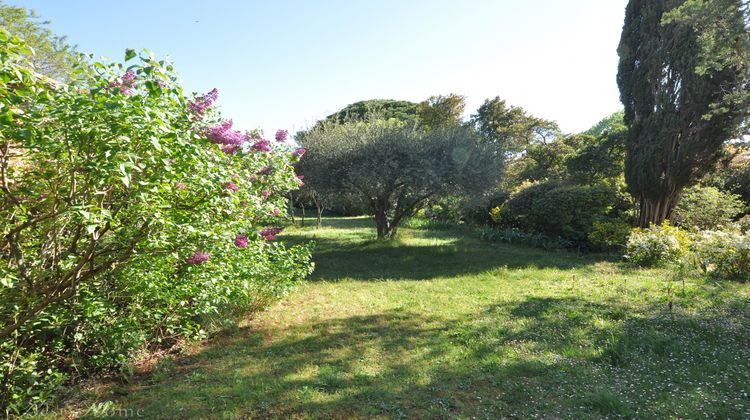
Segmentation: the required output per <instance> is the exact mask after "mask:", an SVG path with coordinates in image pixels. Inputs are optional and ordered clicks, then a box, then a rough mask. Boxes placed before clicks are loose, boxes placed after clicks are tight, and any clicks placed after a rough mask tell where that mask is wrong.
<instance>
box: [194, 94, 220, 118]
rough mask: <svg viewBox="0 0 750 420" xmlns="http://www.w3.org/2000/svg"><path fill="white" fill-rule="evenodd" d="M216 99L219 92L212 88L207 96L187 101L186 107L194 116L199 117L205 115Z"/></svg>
mask: <svg viewBox="0 0 750 420" xmlns="http://www.w3.org/2000/svg"><path fill="white" fill-rule="evenodd" d="M218 97H219V91H218V90H216V88H214V89H212V90H211V91H210V92H208V93H207V94H205V95H202V96H198V97H196V98H195V101H188V107H189V108H190V110H191V111H193V112H194V113H195V114H196V115H198V116H201V115H203V114H205V113H206V111H207V110H208V108H210V107H211V105H213V103H214V102H216V99H217V98H218Z"/></svg>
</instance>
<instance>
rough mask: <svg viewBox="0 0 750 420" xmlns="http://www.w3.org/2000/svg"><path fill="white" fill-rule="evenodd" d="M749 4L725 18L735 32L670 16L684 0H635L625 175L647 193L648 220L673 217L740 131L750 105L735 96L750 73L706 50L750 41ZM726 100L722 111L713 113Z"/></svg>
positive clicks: (625, 63)
mask: <svg viewBox="0 0 750 420" xmlns="http://www.w3.org/2000/svg"><path fill="white" fill-rule="evenodd" d="M692 3H695V2H692ZM714 3H715V2H714ZM741 3H742V2H741V1H739V0H733V1H731V2H729V3H728V4H731V5H733V8H734V9H733V10H734V11H735V13H726V14H724V17H723V18H722V24H725V25H727V26H728V27H732V28H734V30H732V31H730V32H725V31H711V30H710V25H709V26H701V25H699V24H698V23H697V22H695V21H693V20H691V19H675V18H665V14H666V13H667V12H670V11H671V10H673V9H675V8H676V7H679V6H681V5H683V4H686V2H685V1H684V0H631V1H630V2H629V3H628V6H627V9H626V16H625V24H624V26H623V31H622V38H621V40H620V45H619V47H618V54H619V56H620V63H619V69H618V75H617V82H618V86H619V88H620V97H621V100H622V102H623V104H624V106H625V122H626V124H627V125H628V128H629V130H628V136H627V149H626V150H627V158H626V163H625V179H626V181H627V184H628V188H629V190H630V192H631V193H632V194H633V195H634V196H636V197H637V198H638V199H639V200H640V206H641V207H640V219H639V224H640V225H641V226H646V225H648V224H650V223H657V224H660V223H662V222H663V221H664V220H665V219H667V218H671V217H672V215H673V211H674V207H675V205H676V204H677V201H678V199H679V196H680V194H681V192H682V190H683V188H685V187H686V186H687V185H690V184H691V183H692V182H694V181H696V180H697V179H698V178H699V177H701V176H702V175H703V174H705V173H706V172H708V171H710V170H711V169H712V168H713V167H714V165H715V164H716V162H717V161H718V160H719V158H720V157H721V149H722V144H723V143H724V142H725V141H727V140H729V139H732V138H734V137H736V136H737V135H738V134H739V126H740V123H741V122H742V119H743V115H745V114H744V113H745V111H746V109H744V106H745V105H744V104H742V103H737V102H734V101H729V100H728V98H729V97H732V96H734V95H738V94H740V93H741V92H742V91H744V90H746V89H747V85H748V82H750V77H748V74H747V72H746V71H745V70H744V69H743V68H742V67H741V66H737V65H731V64H727V65H721V66H715V65H707V63H706V61H705V57H704V55H703V52H704V49H705V48H706V47H707V43H710V44H712V45H723V46H728V45H735V44H736V43H738V42H739V43H740V44H742V45H745V44H746V43H747V39H748V36H749V35H748V31H747V28H746V27H745V26H744V25H745V24H744V21H743V15H742V14H741V13H739V12H737V11H738V8H740V7H741ZM718 104H721V108H722V110H721V112H712V111H713V110H715V107H716V106H718Z"/></svg>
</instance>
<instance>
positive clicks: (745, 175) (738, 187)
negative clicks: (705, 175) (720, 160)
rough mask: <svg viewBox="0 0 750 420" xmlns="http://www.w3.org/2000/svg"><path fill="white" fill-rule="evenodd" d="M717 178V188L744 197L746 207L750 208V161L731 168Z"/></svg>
mask: <svg viewBox="0 0 750 420" xmlns="http://www.w3.org/2000/svg"><path fill="white" fill-rule="evenodd" d="M716 175H717V176H715V177H714V178H715V181H716V182H715V183H714V185H716V186H717V187H719V188H721V189H722V190H724V191H728V192H731V193H732V194H737V195H739V196H740V197H742V201H743V202H744V203H745V206H747V207H748V208H750V161H745V162H743V163H741V164H738V165H732V166H729V167H728V168H726V169H723V170H720V171H719V172H718V173H717V174H716Z"/></svg>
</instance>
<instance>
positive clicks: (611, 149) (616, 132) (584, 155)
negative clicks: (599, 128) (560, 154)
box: [565, 124, 627, 185]
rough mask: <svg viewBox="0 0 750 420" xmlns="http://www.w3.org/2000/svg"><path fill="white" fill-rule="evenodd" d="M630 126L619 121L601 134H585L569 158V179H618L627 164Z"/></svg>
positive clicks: (566, 165)
mask: <svg viewBox="0 0 750 420" xmlns="http://www.w3.org/2000/svg"><path fill="white" fill-rule="evenodd" d="M626 134H627V129H626V128H625V126H624V125H622V124H618V125H614V126H612V128H611V129H608V130H605V131H604V132H602V133H600V134H598V135H595V136H594V135H591V134H583V135H579V136H581V137H582V138H581V139H580V141H579V144H580V146H579V148H578V150H576V151H575V153H573V154H572V155H570V156H568V157H567V159H566V160H565V167H566V169H567V172H568V176H569V179H571V180H572V181H573V182H576V183H580V184H587V185H591V184H595V183H599V182H608V183H612V182H616V181H617V180H619V179H620V178H621V177H622V174H623V170H624V165H625V136H626Z"/></svg>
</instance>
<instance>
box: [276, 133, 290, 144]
mask: <svg viewBox="0 0 750 420" xmlns="http://www.w3.org/2000/svg"><path fill="white" fill-rule="evenodd" d="M288 135H289V132H288V131H286V130H278V131H276V141H278V142H280V143H281V142H284V141H286V137H287V136H288Z"/></svg>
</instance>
